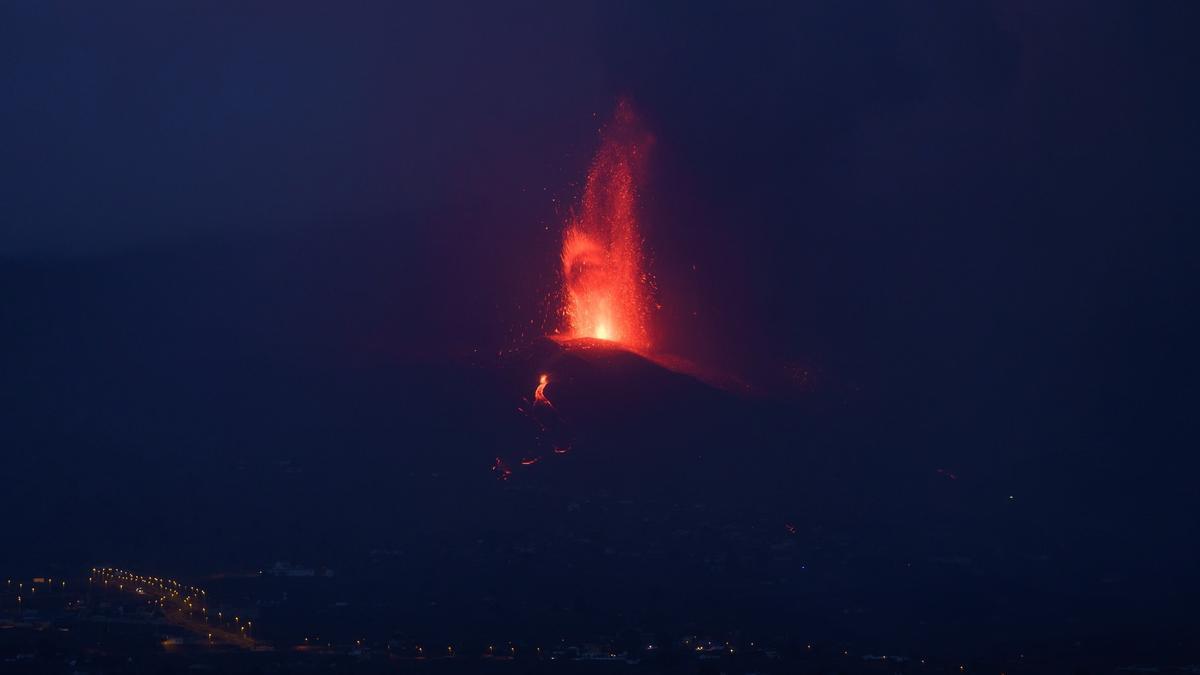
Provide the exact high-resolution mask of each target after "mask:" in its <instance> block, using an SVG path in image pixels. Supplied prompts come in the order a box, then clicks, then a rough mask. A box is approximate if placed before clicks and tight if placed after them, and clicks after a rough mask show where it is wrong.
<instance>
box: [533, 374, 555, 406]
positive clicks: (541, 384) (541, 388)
mask: <svg viewBox="0 0 1200 675" xmlns="http://www.w3.org/2000/svg"><path fill="white" fill-rule="evenodd" d="M548 384H550V376H549V375H546V374H545V373H542V376H541V377H539V378H538V386H537V389H534V390H533V404H534V405H537V404H539V403H545V404H546V405H548V406H550V407H551V408H553V407H554V404H553V403H551V402H550V399H548V398H546V385H548Z"/></svg>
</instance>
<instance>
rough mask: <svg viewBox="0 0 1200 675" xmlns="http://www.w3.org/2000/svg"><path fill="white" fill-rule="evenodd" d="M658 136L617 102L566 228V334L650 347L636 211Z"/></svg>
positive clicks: (646, 286) (645, 279) (642, 348)
mask: <svg viewBox="0 0 1200 675" xmlns="http://www.w3.org/2000/svg"><path fill="white" fill-rule="evenodd" d="M651 142H652V139H651V137H650V136H649V134H647V133H646V132H645V131H643V130H642V128H641V126H640V124H639V123H638V120H637V116H636V115H635V114H634V112H633V108H632V106H631V105H630V104H629V102H628V101H625V100H622V101H621V102H620V103H618V104H617V110H616V113H615V114H614V115H613V119H612V122H611V123H609V125H608V126H607V127H606V128H605V129H604V131H603V132H602V136H601V145H600V149H599V150H598V151H597V152H596V156H595V158H593V160H592V166H591V169H589V170H588V177H587V185H586V187H585V188H584V192H583V200H582V202H581V203H580V205H579V209H578V211H576V212H575V213H574V214H572V216H571V218H570V220H569V221H568V222H567V226H566V229H565V231H564V232H563V247H562V265H563V308H562V313H563V315H564V316H565V318H566V321H567V334H566V337H568V338H597V339H600V340H609V341H612V342H618V343H621V344H622V345H624V346H626V347H629V348H631V349H635V350H638V351H646V350H648V349H649V347H650V339H649V335H648V333H647V331H646V313H647V311H648V309H649V307H650V300H649V295H650V294H649V284H648V277H647V275H646V273H645V272H644V270H643V269H642V239H641V236H640V235H639V234H638V227H637V214H636V210H635V208H634V202H635V198H636V196H637V184H638V181H639V179H640V177H641V174H642V167H643V163H644V160H645V155H646V150H647V148H648V146H649V145H650V144H651Z"/></svg>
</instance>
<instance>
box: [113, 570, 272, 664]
mask: <svg viewBox="0 0 1200 675" xmlns="http://www.w3.org/2000/svg"><path fill="white" fill-rule="evenodd" d="M89 581H91V583H92V585H93V586H94V587H96V588H98V589H100V588H105V589H108V590H116V591H117V592H119V593H129V594H132V595H138V596H142V597H143V598H144V600H145V601H146V603H147V604H148V605H150V606H157V608H158V609H159V610H160V611H161V612H162V614H163V618H164V619H165V620H166V621H167V623H170V624H172V625H174V626H178V627H179V628H182V629H184V630H186V631H188V632H190V633H193V634H195V635H197V636H199V637H201V638H203V639H205V640H207V641H208V642H209V644H212V645H222V646H230V647H239V648H242V649H255V648H261V647H262V645H260V643H258V642H256V641H255V640H254V638H253V637H251V634H250V631H251V630H252V629H253V628H254V624H253V622H251V621H250V620H249V619H243V618H242V617H240V616H234V617H227V616H224V614H223V613H221V612H216V613H215V616H214V613H213V612H211V611H209V609H208V606H207V598H208V593H207V592H205V591H204V590H202V589H199V588H196V587H195V586H188V585H186V584H181V583H179V582H178V581H176V580H174V579H164V578H161V577H154V576H144V575H140V574H135V573H133V572H130V571H128V570H121V569H116V568H111V567H105V568H93V569H92V574H91V577H90V579H89Z"/></svg>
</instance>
